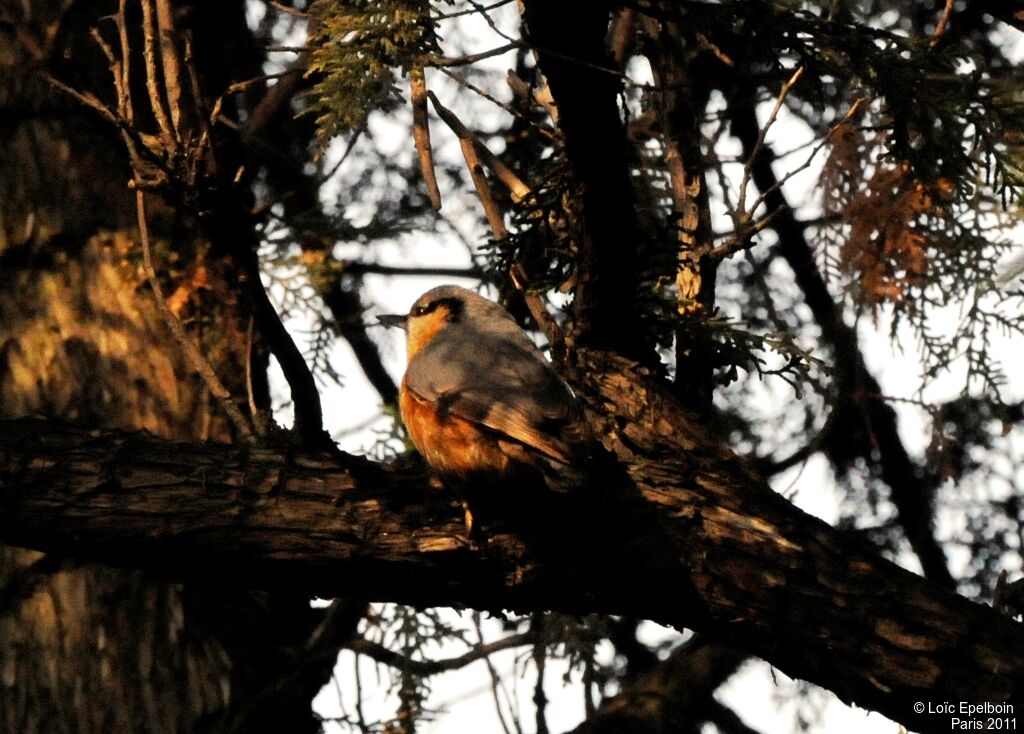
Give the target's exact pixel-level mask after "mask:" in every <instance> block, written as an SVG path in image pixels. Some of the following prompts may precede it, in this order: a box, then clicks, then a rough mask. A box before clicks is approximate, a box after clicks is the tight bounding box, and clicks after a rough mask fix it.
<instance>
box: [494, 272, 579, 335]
mask: <svg viewBox="0 0 1024 734" xmlns="http://www.w3.org/2000/svg"><path fill="white" fill-rule="evenodd" d="M508 277H509V280H511V281H512V285H514V286H515V288H516V290H517V291H519V294H520V295H521V296H522V297H523V301H525V302H526V308H527V310H528V311H529V312H530V315H531V316H532V317H533V320H534V321H535V322H536V324H537V326H538V327H539V328H540V330H541V331H543V332H544V336H545V337H546V338H547V340H548V344H550V345H551V346H552V347H555V346H560V345H562V343H563V342H564V341H565V334H564V333H563V332H562V329H561V327H560V326H559V325H558V323H557V322H556V321H555V320H554V319H553V318H551V314H549V313H548V310H547V309H546V308H545V307H544V300H543V299H542V298H541V297H540V296H537V295H534V294H533V293H530V291H529V290H528V286H529V282H530V279H529V277H527V275H526V269H525V268H523V265H522V263H514V264H513V265H512V267H511V268H510V269H509V272H508Z"/></svg>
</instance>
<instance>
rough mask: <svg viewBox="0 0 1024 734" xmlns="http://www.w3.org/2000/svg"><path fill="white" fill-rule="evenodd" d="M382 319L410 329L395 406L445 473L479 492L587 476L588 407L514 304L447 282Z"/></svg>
mask: <svg viewBox="0 0 1024 734" xmlns="http://www.w3.org/2000/svg"><path fill="white" fill-rule="evenodd" d="M379 321H380V322H381V323H383V324H385V325H388V326H401V327H402V328H404V329H405V332H406V351H407V366H406V370H405V374H404V376H403V377H402V382H401V386H400V388H399V410H400V412H401V416H402V422H403V423H404V424H405V427H406V429H407V431H408V434H409V437H410V438H411V439H412V443H413V445H414V446H415V447H416V449H417V450H418V451H419V453H420V454H421V455H422V456H423V458H424V459H425V460H426V462H427V464H428V465H429V466H430V467H431V468H432V469H434V471H435V472H437V474H438V475H439V476H440V477H441V479H442V480H443V481H444V480H448V481H451V482H454V483H456V484H459V485H460V486H463V487H465V486H473V487H475V488H476V490H477V496H479V495H480V494H481V490H483V491H484V492H486V491H487V490H488V488H494V487H498V486H504V485H507V484H510V483H516V482H523V481H525V482H529V481H530V480H531V479H532V480H536V479H540V480H543V483H544V484H545V485H546V486H547V487H548V488H549V489H552V490H556V491H559V492H565V491H567V490H570V489H572V488H573V485H575V484H578V483H579V482H580V481H582V479H581V477H582V476H583V474H584V472H583V471H582V467H583V466H584V465H585V462H586V459H587V455H588V451H589V448H588V447H589V444H590V435H589V429H588V427H587V421H586V416H585V414H584V411H583V408H582V407H581V405H580V402H579V400H578V399H577V398H576V396H575V395H574V394H573V392H572V390H571V389H570V388H569V386H568V384H566V382H565V381H564V380H563V379H562V378H561V377H560V376H559V374H558V373H557V372H556V371H555V369H554V367H553V366H552V365H551V363H550V362H548V361H547V360H546V359H545V358H544V355H543V353H542V352H541V351H540V349H538V348H537V347H536V346H535V345H534V343H533V342H532V341H531V340H530V337H529V336H528V335H527V334H526V332H525V331H523V329H521V328H520V327H519V325H518V324H517V323H516V322H515V319H513V318H512V316H511V315H510V314H509V313H508V311H506V310H505V309H504V308H502V307H501V306H500V305H499V304H497V303H495V302H494V301H491V300H489V299H487V298H484V297H483V296H481V295H479V294H477V293H474V292H473V291H471V290H468V289H466V288H462V287H459V286H455V285H442V286H438V287H436V288H432V289H430V290H428V291H427V292H426V293H424V294H422V295H421V296H420V297H419V298H417V299H416V301H415V302H414V303H413V304H412V307H411V308H410V310H409V312H408V314H405V315H385V316H381V317H379ZM535 483H536V482H535ZM466 509H467V525H469V524H470V523H471V516H470V508H466Z"/></svg>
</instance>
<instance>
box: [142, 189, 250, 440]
mask: <svg viewBox="0 0 1024 734" xmlns="http://www.w3.org/2000/svg"><path fill="white" fill-rule="evenodd" d="M135 211H136V215H137V216H138V220H139V239H141V240H142V262H143V271H144V273H145V275H146V280H148V281H149V286H150V288H152V289H153V297H154V299H155V300H156V305H157V309H158V310H159V311H160V314H161V315H162V316H163V318H164V322H165V323H166V324H167V328H169V329H170V330H171V334H172V335H173V336H174V340H175V341H176V342H177V343H178V345H179V346H180V347H181V349H182V351H183V352H184V354H185V358H186V359H187V360H188V361H189V363H190V364H191V365H192V369H194V370H196V372H198V373H199V375H200V376H201V377H202V378H203V381H204V382H206V386H207V387H208V388H209V390H210V393H211V394H212V395H213V397H214V398H216V399H217V403H218V404H219V405H220V407H221V409H222V410H223V411H224V413H225V414H226V415H227V417H228V419H229V420H230V421H231V423H232V424H233V425H234V427H235V430H237V431H238V434H239V435H240V436H241V437H242V440H243V441H245V443H247V444H249V445H255V443H256V440H255V437H254V435H253V431H252V426H251V425H250V424H249V422H248V421H247V420H246V419H245V416H244V415H242V412H241V411H240V410H239V409H238V406H237V405H235V403H234V401H233V400H232V399H231V393H230V392H228V389H227V388H226V387H224V383H222V382H221V381H220V378H219V377H217V373H216V372H214V369H213V367H212V366H211V365H210V362H209V360H207V359H206V356H205V355H203V353H202V352H201V351H200V350H199V347H197V346H196V344H195V342H193V341H192V339H191V338H190V337H189V335H188V334H186V333H185V327H183V326H182V325H181V321H180V320H178V317H177V316H176V315H175V314H174V312H173V311H171V309H170V307H169V306H168V305H167V300H166V299H165V298H164V292H163V289H162V288H161V287H160V283H159V282H158V281H157V276H156V270H154V268H153V257H152V254H151V253H150V247H149V228H148V227H147V226H146V195H145V193H143V192H142V190H141V189H137V190H136V192H135Z"/></svg>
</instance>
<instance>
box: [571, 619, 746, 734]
mask: <svg viewBox="0 0 1024 734" xmlns="http://www.w3.org/2000/svg"><path fill="white" fill-rule="evenodd" d="M746 658H747V656H746V655H745V654H744V653H742V652H740V651H738V650H735V649H733V648H730V647H725V646H723V645H717V644H715V643H713V642H709V641H708V640H706V639H704V638H702V637H697V638H694V639H692V640H690V641H688V642H687V643H686V644H684V645H681V646H680V647H679V648H678V649H677V650H675V651H674V652H673V653H672V654H671V655H670V656H669V657H668V659H667V660H665V661H663V662H661V663H660V664H658V665H657V666H655V667H654V668H652V669H651V670H650V671H648V672H647V673H645V674H644V675H642V676H640V678H639V679H638V680H636V681H633V682H632V683H631V684H630V685H628V686H627V687H626V689H625V690H623V691H622V692H621V693H620V694H618V695H617V696H615V697H614V698H612V699H610V700H609V701H607V702H606V703H605V704H604V705H602V706H601V709H600V711H599V712H598V713H597V714H596V715H595V716H593V717H591V718H589V719H587V720H586V721H584V722H583V723H582V724H580V725H579V726H578V727H576V728H575V729H573V730H572V734H615V733H616V732H623V731H628V732H632V733H633V734H641V733H644V734H663V733H665V734H667V733H668V732H672V731H699V725H700V723H701V722H702V721H704V720H706V719H709V718H710V716H711V715H712V713H713V710H712V707H711V704H712V703H713V702H714V698H713V697H712V694H713V693H714V692H715V689H717V688H718V687H719V686H721V685H722V684H723V683H724V682H725V681H726V680H727V679H728V678H729V677H730V676H731V675H732V674H733V673H735V672H736V670H737V669H738V668H739V666H740V665H741V664H742V663H743V661H744V660H746ZM714 713H717V712H714Z"/></svg>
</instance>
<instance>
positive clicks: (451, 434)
mask: <svg viewBox="0 0 1024 734" xmlns="http://www.w3.org/2000/svg"><path fill="white" fill-rule="evenodd" d="M398 402H399V410H400V411H401V413H402V422H403V423H405V427H406V430H407V431H408V432H409V438H411V439H412V442H413V445H415V446H416V449H417V450H418V451H419V452H420V454H422V455H423V458H424V459H426V461H427V463H428V464H430V466H431V467H432V468H433V469H434V470H435V471H436V472H438V473H439V474H441V475H442V476H453V477H457V478H467V477H470V476H474V475H482V474H491V473H493V474H496V475H499V476H504V475H505V474H507V473H508V472H509V470H510V459H509V457H508V456H507V455H506V454H505V452H503V451H502V448H501V444H499V442H498V440H497V437H496V436H494V435H493V432H491V431H488V430H487V429H485V428H482V427H480V426H478V425H477V424H475V423H473V422H471V421H468V420H466V419H464V418H460V417H458V416H453V415H443V414H442V413H440V412H439V410H438V406H437V405H435V404H434V403H432V402H430V401H428V400H424V399H422V398H420V397H419V396H418V395H416V394H415V393H413V392H412V391H411V390H409V389H408V386H407V382H406V380H405V379H403V380H402V388H401V391H400V393H399V401H398Z"/></svg>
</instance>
